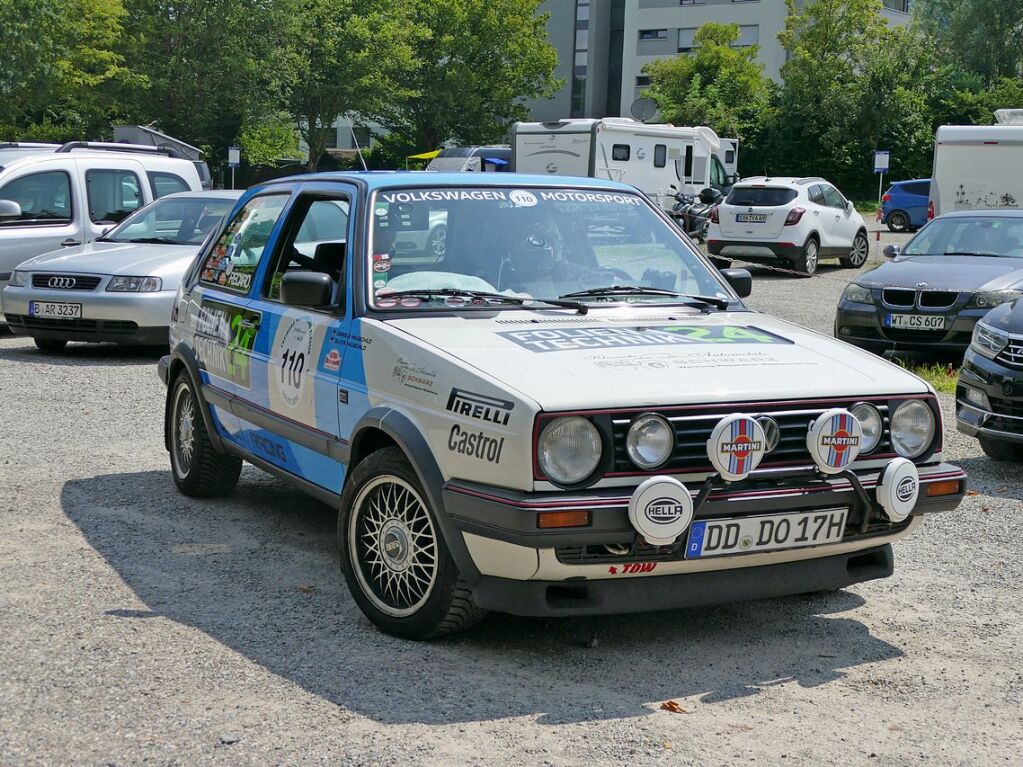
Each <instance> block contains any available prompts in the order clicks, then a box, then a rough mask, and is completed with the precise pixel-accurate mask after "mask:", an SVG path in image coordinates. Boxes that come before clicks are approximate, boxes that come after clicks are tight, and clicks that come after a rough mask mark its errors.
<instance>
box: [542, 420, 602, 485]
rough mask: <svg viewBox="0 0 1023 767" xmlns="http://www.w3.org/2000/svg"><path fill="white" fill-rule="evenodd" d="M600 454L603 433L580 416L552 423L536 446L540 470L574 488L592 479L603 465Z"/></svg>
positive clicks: (556, 480) (548, 425)
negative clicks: (588, 478)
mask: <svg viewBox="0 0 1023 767" xmlns="http://www.w3.org/2000/svg"><path fill="white" fill-rule="evenodd" d="M601 451H602V446H601V441H600V432H598V431H597V427H596V426H594V425H593V424H592V423H590V422H589V421H588V420H586V419H585V418H581V417H580V416H566V417H564V418H556V419H555V420H553V421H551V422H550V423H549V424H547V428H545V429H544V430H543V432H542V433H541V434H540V439H539V441H538V442H537V445H536V453H537V461H538V462H539V464H540V469H541V470H542V471H543V473H544V474H545V475H547V477H549V478H550V479H552V480H554V481H555V482H559V483H561V484H562V485H574V484H576V483H577V482H582V481H583V480H584V479H586V478H587V477H588V476H590V475H591V474H592V473H593V472H594V470H595V469H596V468H597V464H598V463H600V454H601Z"/></svg>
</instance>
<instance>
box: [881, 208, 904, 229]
mask: <svg viewBox="0 0 1023 767" xmlns="http://www.w3.org/2000/svg"><path fill="white" fill-rule="evenodd" d="M885 223H886V224H888V229H889V230H891V231H893V232H907V231H909V216H908V215H907V214H906V211H904V210H893V211H892V212H891V213H889V214H888V220H887V221H885Z"/></svg>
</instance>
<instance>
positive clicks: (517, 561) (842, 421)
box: [159, 173, 966, 639]
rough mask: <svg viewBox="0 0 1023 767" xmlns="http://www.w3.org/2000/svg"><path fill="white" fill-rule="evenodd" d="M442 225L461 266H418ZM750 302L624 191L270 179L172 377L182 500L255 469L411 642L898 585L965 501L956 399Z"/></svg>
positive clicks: (211, 247) (191, 315) (445, 179)
mask: <svg viewBox="0 0 1023 767" xmlns="http://www.w3.org/2000/svg"><path fill="white" fill-rule="evenodd" d="M338 209H344V210H347V211H348V212H349V213H350V215H348V216H347V218H346V219H345V220H344V221H343V222H342V221H341V220H340V219H337V222H338V223H337V224H336V225H334V226H332V227H330V226H325V227H317V234H316V237H315V240H314V242H315V245H313V246H310V245H309V244H307V243H303V241H302V237H303V235H302V232H303V231H304V230H305V229H306V226H307V223H308V222H309V221H310V220H315V219H316V218H317V217H319V216H322V211H323V210H338ZM438 216H443V218H444V221H445V226H446V237H445V247H444V248H443V249H440V251H439V252H438V250H437V249H435V248H431V247H427V245H426V243H427V240H426V239H425V238H422V237H419V238H418V241H419V242H421V243H423V246H422V248H421V249H419V250H416V249H414V248H410V247H409V245H408V243H410V242H413V241H415V240H416V239H417V238H416V237H415V236H414V235H416V234H417V233H418V234H422V233H423V232H427V231H429V229H430V227H431V221H435V220H436V219H437V218H438ZM398 243H404V244H402V245H401V246H400V247H397V244H398ZM749 290H750V275H749V273H748V272H746V271H744V270H741V269H736V270H725V271H724V272H719V271H718V270H716V269H715V268H714V267H713V266H711V264H710V263H709V262H708V261H707V259H706V258H705V257H704V256H703V255H702V254H701V253H699V252H698V251H697V250H696V249H695V248H694V247H693V246H692V244H691V243H690V242H689V241H688V240H687V239H686V238H685V237H684V236H683V235H682V234H681V233H680V232H679V231H678V229H677V228H675V227H674V226H673V225H672V224H671V222H670V221H669V219H668V218H667V217H666V216H665V215H664V214H663V213H661V212H660V211H658V210H657V209H656V208H654V207H653V205H652V204H651V203H650V201H649V200H648V199H647V198H646V197H644V196H643V195H641V194H639V193H637V192H636V190H635V189H634V188H632V187H629V186H626V185H623V184H616V183H613V182H609V181H599V180H594V179H582V178H578V179H568V178H555V177H549V176H544V177H541V176H526V175H517V174H493V175H489V174H479V175H470V174H454V173H451V174H407V173H389V174H372V173H371V174H359V173H337V174H333V173H331V174H316V175H310V176H297V177H291V178H287V179H281V180H278V181H273V182H269V183H267V184H264V185H262V186H259V187H256V188H254V189H251V190H249V191H248V192H247V193H246V195H245V197H244V198H242V200H241V202H240V204H239V206H238V208H237V209H236V211H235V213H234V214H233V216H232V218H231V219H230V220H229V221H228V222H227V224H226V225H225V227H224V228H223V230H222V232H221V233H220V234H219V235H218V236H217V237H214V238H211V240H210V241H209V242H208V243H207V244H206V245H205V246H204V247H203V249H202V250H201V251H200V253H199V255H198V257H197V259H196V261H195V264H194V265H193V267H192V269H191V270H190V271H189V273H188V274H187V275H186V276H185V278H184V281H183V283H182V287H181V291H180V293H179V295H178V298H177V300H176V304H175V309H174V315H173V319H172V322H171V329H170V335H171V349H170V354H169V355H167V356H166V357H164V358H163V359H161V361H160V365H159V371H160V375H161V377H162V378H163V380H164V382H165V383H166V384H167V387H168V392H167V401H166V411H165V440H166V447H167V449H168V451H169V454H170V466H171V469H172V476H173V479H174V481H175V483H176V484H177V486H178V487H179V488H180V490H181V491H182V492H184V493H186V494H188V495H193V496H212V495H222V494H226V493H229V492H231V490H232V489H233V488H234V487H235V485H236V483H237V482H238V480H239V471H240V468H241V464H242V461H248V462H249V463H252V464H254V465H255V466H258V467H260V468H262V469H264V470H265V471H268V472H270V473H272V474H274V475H276V476H278V477H280V478H282V479H284V480H286V481H288V482H291V483H293V484H294V485H295V486H296V487H297V488H299V489H300V490H301V491H303V492H306V493H308V494H310V495H312V496H314V497H316V498H319V499H321V500H323V501H324V502H326V503H329V504H331V505H332V506H334V507H335V508H337V509H338V526H337V540H338V556H339V561H340V566H341V569H342V571H343V573H344V576H345V578H346V580H347V582H348V586H349V588H350V590H351V593H352V595H353V597H354V599H355V601H356V602H357V603H358V605H359V607H360V608H361V609H362V610H363V611H364V612H365V614H366V615H367V616H368V617H369V618H370V619H371V620H372V621H373V622H374V623H376V624H377V625H378V626H379V627H381V628H382V629H383V630H384V631H387V632H390V633H393V634H396V635H399V636H404V637H411V638H420V639H421V638H429V637H435V636H440V635H443V634H447V633H450V632H453V631H456V630H459V629H462V628H466V627H468V626H469V625H471V624H472V623H473V622H474V621H476V620H477V619H478V618H479V617H480V616H481V615H482V614H483V612H484V611H486V610H488V609H489V610H495V611H504V612H510V613H517V614H522V615H561V616H573V615H584V614H594V613H612V612H633V611H640V610H658V609H665V608H673V607H683V606H691V605H702V604H708V603H716V602H724V601H729V600H739V599H755V598H762V597H771V596H778V595H782V594H793V593H804V592H810V591H820V590H829V589H837V588H841V587H843V586H847V585H849V584H852V583H856V582H858V581H864V580H868V579H871V578H882V577H885V576H888V575H890V574H891V573H892V567H893V558H892V543H893V542H894V541H897V540H898V539H900V538H903V537H905V536H907V535H910V534H911V533H913V532H914V531H916V530H918V529H919V528H920V526H921V523H922V520H923V517H924V515H925V514H927V513H929V512H940V511H947V510H950V509H953V508H955V507H956V506H957V505H958V503H959V502H960V500H961V498H962V496H963V494H964V492H965V489H966V476H965V474H964V473H963V472H962V471H961V470H960V469H959V468H957V467H955V466H951V465H949V464H947V463H945V462H944V460H943V457H942V447H943V436H942V434H943V432H942V425H941V413H940V410H939V408H938V403H937V400H936V398H935V395H934V392H933V391H932V390H931V388H930V387H929V386H928V385H927V384H926V383H924V382H923V381H921V380H920V379H919V378H917V377H916V376H913V375H911V374H910V373H908V372H906V371H905V370H903V369H901V368H899V367H897V366H895V365H892V364H890V363H888V362H886V361H884V360H882V359H879V358H878V357H876V356H874V355H872V354H869V353H867V352H863V351H861V350H859V349H855V348H853V347H851V346H848V345H846V344H844V343H842V342H840V341H836V340H834V339H832V338H827V337H825V336H822V335H820V334H818V333H812V332H810V331H808V330H805V329H803V328H801V327H799V326H797V325H793V324H791V323H788V322H783V321H781V320H778V319H774V318H772V317H768V316H766V315H764V314H760V313H758V312H753V311H750V310H749V309H747V308H746V306H745V305H744V304H743V302H742V297H743V296H745V295H747V294H748V293H749Z"/></svg>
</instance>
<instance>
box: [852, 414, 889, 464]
mask: <svg viewBox="0 0 1023 767" xmlns="http://www.w3.org/2000/svg"><path fill="white" fill-rule="evenodd" d="M849 412H850V413H852V414H853V415H854V416H855V417H856V420H857V421H859V422H860V428H861V429H863V434H862V436H861V437H860V452H861V453H869V452H870V451H871V450H873V449H874V448H875V447H877V443H878V442H880V441H881V434H882V433H884V421H883V420H881V413H880V412H879V411H878V409H877V408H876V407H874V406H873V405H870V404H868V403H866V402H860V403H858V404H856V405H853V406H852V407H851V408H849Z"/></svg>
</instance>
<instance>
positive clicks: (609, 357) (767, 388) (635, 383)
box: [387, 307, 928, 411]
mask: <svg viewBox="0 0 1023 767" xmlns="http://www.w3.org/2000/svg"><path fill="white" fill-rule="evenodd" d="M387 324H388V325H391V326H392V327H395V328H398V329H400V330H402V331H404V332H405V333H408V334H409V335H411V336H414V337H416V338H417V339H420V340H421V341H423V342H425V343H428V344H431V345H433V346H436V347H438V348H440V349H443V350H444V351H445V352H447V353H449V354H451V355H453V356H455V357H458V358H459V359H461V360H463V361H464V362H466V363H467V364H469V365H472V366H474V367H476V368H478V369H479V370H480V371H482V372H484V373H487V374H489V375H491V376H492V377H493V378H494V379H495V380H496V381H497V382H499V383H502V384H504V385H506V386H510V387H512V388H514V389H515V390H517V391H519V392H521V393H522V394H525V395H526V396H528V397H530V398H531V399H533V400H534V401H536V402H537V403H538V404H539V405H540V406H541V407H542V408H543V409H544V410H547V411H557V410H573V409H590V408H612V407H644V406H647V405H650V406H657V405H677V404H687V403H715V402H737V401H745V400H787V399H817V398H822V397H844V396H854V397H858V396H870V395H878V394H908V393H922V392H926V391H928V388H927V385H926V384H925V383H924V382H923V381H921V380H920V379H919V378H917V377H916V376H914V375H911V374H910V373H907V372H906V371H904V370H903V369H902V368H900V367H898V366H896V365H893V364H892V363H889V362H885V361H884V360H882V359H880V358H879V357H877V356H875V355H873V354H870V353H868V352H863V351H861V350H859V349H856V348H854V347H852V346H849V345H848V344H845V343H842V342H841V341H837V340H835V339H833V338H828V337H826V336H822V335H820V334H818V333H814V332H812V331H809V330H806V329H805V328H801V327H799V326H797V325H793V324H791V323H788V322H784V321H782V320H778V319H775V318H773V317H770V316H768V315H766V314H760V313H757V312H717V313H712V314H703V313H701V312H698V311H695V312H694V311H691V310H689V309H681V310H676V311H670V310H665V308H663V307H661V308H659V309H654V308H649V309H639V308H636V307H628V308H623V309H593V310H591V311H590V313H589V314H588V315H586V316H580V315H578V314H575V313H569V312H553V311H505V312H499V313H497V314H496V315H494V316H491V317H481V316H480V315H472V314H471V313H469V312H466V313H464V314H462V315H459V316H455V317H450V316H448V317H436V318H431V317H423V316H421V315H420V316H419V317H417V318H409V319H396V320H390V321H388V323H387ZM712 339H717V340H712Z"/></svg>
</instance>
